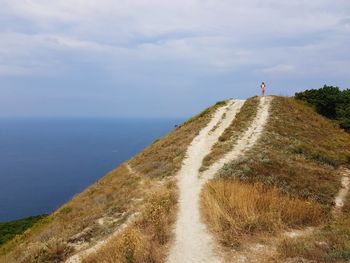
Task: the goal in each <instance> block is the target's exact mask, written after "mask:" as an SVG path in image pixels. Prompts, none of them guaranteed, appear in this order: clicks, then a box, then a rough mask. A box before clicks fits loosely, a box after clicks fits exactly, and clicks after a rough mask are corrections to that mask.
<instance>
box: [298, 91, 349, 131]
mask: <svg viewBox="0 0 350 263" xmlns="http://www.w3.org/2000/svg"><path fill="white" fill-rule="evenodd" d="M295 98H296V99H298V100H302V101H306V102H307V103H309V104H311V105H312V106H313V107H315V109H316V111H317V112H318V113H320V114H322V115H323V116H325V117H327V118H329V119H332V120H336V121H337V122H338V123H339V124H340V126H341V127H342V128H343V129H345V130H346V131H349V132H350V90H349V89H347V90H340V89H339V87H333V86H327V85H325V86H324V87H323V88H320V89H318V90H316V89H311V90H306V91H303V92H300V93H296V94H295Z"/></svg>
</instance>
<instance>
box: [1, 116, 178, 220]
mask: <svg viewBox="0 0 350 263" xmlns="http://www.w3.org/2000/svg"><path fill="white" fill-rule="evenodd" d="M182 121H183V120H180V119H114V118H98V119H94V118H75V119H64V118H56V119H0V222H6V221H11V220H16V219H20V218H24V217H28V216H33V215H39V214H45V213H50V212H52V211H54V210H55V209H57V208H58V207H60V206H61V205H62V204H64V203H65V202H67V201H68V200H70V199H71V198H72V197H73V196H74V195H75V194H77V193H79V192H81V191H82V190H83V189H85V188H86V187H88V186H89V185H91V184H93V183H94V182H95V181H96V180H98V179H99V178H101V177H102V176H104V175H105V174H106V173H107V172H109V171H111V170H112V169H114V168H116V167H117V166H118V165H120V164H121V163H123V162H124V161H126V160H128V159H130V158H132V157H133V156H134V155H135V154H137V153H138V152H139V151H141V150H142V149H143V148H145V147H146V146H147V145H149V144H150V143H152V142H153V141H154V140H156V139H157V138H159V137H161V136H163V135H165V134H166V133H168V132H170V131H171V130H172V129H174V127H175V125H176V124H179V123H181V122H182Z"/></svg>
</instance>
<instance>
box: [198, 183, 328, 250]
mask: <svg viewBox="0 0 350 263" xmlns="http://www.w3.org/2000/svg"><path fill="white" fill-rule="evenodd" d="M202 206H203V213H204V216H205V219H206V221H207V223H208V225H209V228H210V229H211V230H213V231H214V233H215V234H216V236H217V237H218V239H219V240H220V242H221V243H222V244H224V245H225V246H236V245H238V244H239V243H240V239H241V238H242V237H243V236H244V235H252V234H257V233H275V232H276V231H280V230H282V229H287V228H288V227H300V226H306V225H317V224H319V223H320V222H321V221H323V220H324V219H325V217H324V213H323V211H322V208H321V206H320V205H319V204H317V203H315V202H307V201H305V200H300V199H296V198H291V197H288V196H285V195H283V194H281V192H280V191H279V190H277V189H276V188H269V187H266V186H264V185H263V184H261V183H255V184H245V183H241V182H239V181H236V180H228V179H221V180H214V181H211V182H209V183H208V184H207V185H206V186H205V188H204V190H203V193H202Z"/></svg>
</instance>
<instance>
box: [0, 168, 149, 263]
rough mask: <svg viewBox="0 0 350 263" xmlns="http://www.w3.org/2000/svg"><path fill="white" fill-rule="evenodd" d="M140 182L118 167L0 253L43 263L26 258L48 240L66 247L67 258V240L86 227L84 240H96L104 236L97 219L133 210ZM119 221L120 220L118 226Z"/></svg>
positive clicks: (125, 214) (5, 246) (116, 215)
mask: <svg viewBox="0 0 350 263" xmlns="http://www.w3.org/2000/svg"><path fill="white" fill-rule="evenodd" d="M140 181H141V178H140V177H139V176H138V175H134V174H130V173H129V171H128V170H127V169H126V167H125V165H122V166H120V167H119V168H117V169H116V170H114V171H112V172H111V173H109V174H108V175H107V176H105V177H104V178H102V179H101V180H99V181H98V182H97V183H95V184H94V185H93V186H91V187H90V188H88V189H86V190H85V191H83V192H82V193H81V194H79V195H77V196H76V197H74V198H73V199H72V200H71V201H70V202H69V203H67V204H66V205H64V206H62V207H61V208H60V209H58V210H57V211H56V212H55V213H53V214H52V215H50V216H49V217H48V218H47V219H45V220H44V221H41V222H39V223H38V224H36V225H34V227H33V228H31V229H29V230H28V231H26V232H25V233H24V234H23V235H21V236H19V237H17V238H15V239H13V240H12V241H10V242H8V243H7V244H5V245H4V246H2V247H1V250H0V253H1V254H7V253H9V252H12V253H11V254H12V258H13V261H15V262H20V261H23V260H24V261H26V260H27V262H46V261H45V260H44V258H45V257H44V256H41V257H40V258H39V259H38V260H36V261H31V260H29V259H28V258H31V257H32V256H33V255H34V254H36V253H37V250H38V247H40V246H43V247H47V246H48V245H49V244H50V243H52V240H60V242H61V243H62V246H66V249H65V250H66V252H65V253H64V255H65V256H67V255H68V254H69V253H70V252H72V249H69V247H68V246H67V243H68V240H69V238H70V237H72V236H73V235H75V234H78V233H80V232H82V231H83V230H84V229H87V228H89V235H87V236H86V237H85V241H90V239H91V237H92V236H94V237H96V238H98V237H99V236H103V235H105V234H108V233H107V232H106V229H105V228H104V227H103V226H101V225H99V224H97V223H96V221H97V219H99V218H101V217H106V216H111V217H116V218H117V217H120V216H121V215H122V214H123V213H124V217H126V216H127V214H129V213H132V211H133V210H135V209H137V206H138V205H137V204H136V203H135V202H133V201H132V200H134V199H136V198H140V197H143V195H144V191H143V190H142V189H140V186H139V183H140ZM148 183H150V182H148ZM122 220H123V218H121V222H120V223H122ZM112 227H113V226H112ZM83 238H84V237H83ZM39 250H40V251H41V252H40V253H43V251H48V250H47V249H44V250H43V249H39ZM41 259H42V260H41ZM0 262H1V259H0Z"/></svg>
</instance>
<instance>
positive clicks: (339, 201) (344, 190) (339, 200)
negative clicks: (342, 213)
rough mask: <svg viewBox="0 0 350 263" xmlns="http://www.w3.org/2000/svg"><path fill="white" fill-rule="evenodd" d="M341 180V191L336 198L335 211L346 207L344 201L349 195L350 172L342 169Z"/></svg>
mask: <svg viewBox="0 0 350 263" xmlns="http://www.w3.org/2000/svg"><path fill="white" fill-rule="evenodd" d="M340 174H341V176H342V178H341V186H342V187H341V189H340V190H339V192H338V194H337V196H336V197H335V210H338V209H341V208H342V207H343V206H344V201H345V198H346V196H347V195H348V193H349V188H350V179H349V177H350V170H349V169H345V168H344V169H342V170H341V172H340Z"/></svg>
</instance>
